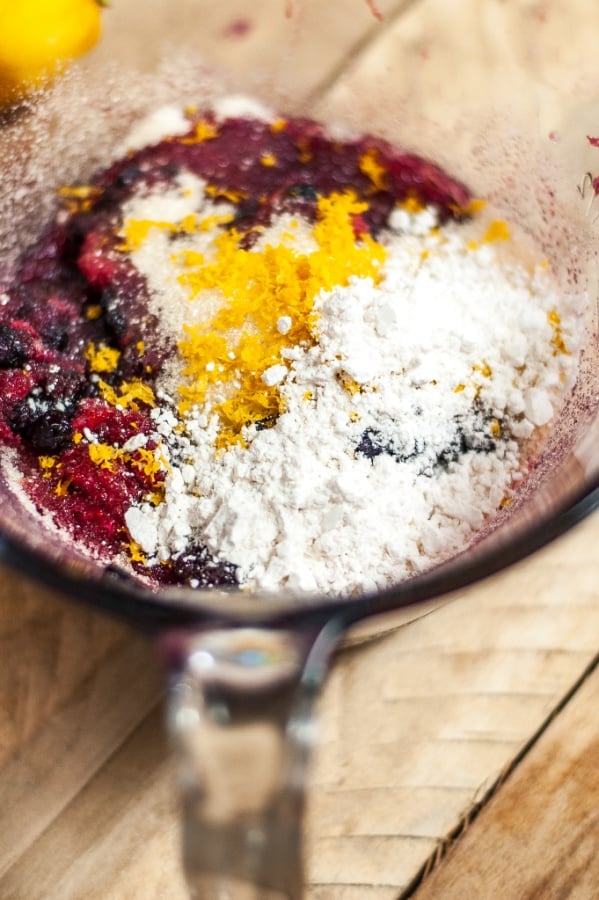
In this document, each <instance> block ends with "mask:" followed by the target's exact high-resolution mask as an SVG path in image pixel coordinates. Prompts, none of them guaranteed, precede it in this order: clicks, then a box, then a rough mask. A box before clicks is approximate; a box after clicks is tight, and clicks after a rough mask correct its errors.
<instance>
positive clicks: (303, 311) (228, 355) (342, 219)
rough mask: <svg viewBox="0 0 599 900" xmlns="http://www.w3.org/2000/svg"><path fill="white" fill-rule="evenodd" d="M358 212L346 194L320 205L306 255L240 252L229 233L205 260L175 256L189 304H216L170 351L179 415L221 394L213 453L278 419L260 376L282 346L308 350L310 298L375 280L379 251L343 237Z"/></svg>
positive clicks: (274, 397)
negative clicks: (178, 373)
mask: <svg viewBox="0 0 599 900" xmlns="http://www.w3.org/2000/svg"><path fill="white" fill-rule="evenodd" d="M365 209H367V204H366V203H363V202H361V201H359V200H358V199H357V197H356V195H355V194H354V193H353V192H351V191H348V192H345V193H334V194H331V195H330V196H329V197H321V198H320V199H319V201H318V207H317V212H318V217H317V221H316V224H315V225H314V228H313V237H314V240H315V242H316V245H317V249H315V250H314V251H312V252H309V253H300V252H297V250H296V249H295V248H293V247H290V246H288V245H284V244H280V245H278V246H276V247H273V246H271V245H266V246H265V247H263V248H262V249H260V250H245V249H243V248H241V247H240V246H239V242H240V237H241V235H240V234H239V233H238V232H237V231H236V230H235V229H231V230H230V231H227V232H223V233H222V234H219V235H218V236H217V237H216V238H215V239H214V242H213V244H214V250H215V254H214V258H213V259H212V260H211V261H210V262H208V263H206V262H205V261H204V257H203V255H202V254H197V253H194V252H189V251H187V252H185V253H183V254H181V255H180V257H179V261H180V264H182V266H183V272H182V273H181V274H180V275H179V277H178V280H179V282H180V283H181V284H182V285H183V286H185V287H187V288H188V289H189V291H190V294H191V297H192V298H195V297H198V295H200V294H201V293H202V291H205V290H211V291H214V290H218V291H220V292H221V294H222V295H223V298H224V300H225V302H224V303H223V305H222V307H221V308H220V310H219V311H218V312H217V313H216V315H215V316H214V317H213V318H212V319H210V320H209V321H206V322H203V323H199V324H194V325H186V326H184V338H183V340H182V341H181V342H180V344H179V352H180V353H181V355H182V357H183V359H184V361H185V363H186V367H185V370H184V374H185V376H186V379H187V380H186V383H184V384H182V385H181V386H180V388H179V391H180V395H181V401H182V402H181V404H180V411H181V413H182V414H184V413H185V412H187V411H189V409H190V408H191V407H192V406H194V405H196V404H201V403H203V402H204V401H205V399H206V394H207V391H208V390H209V388H210V387H211V386H212V385H216V384H217V383H224V384H227V385H229V386H230V396H229V397H228V398H227V399H226V400H225V401H223V402H221V403H219V404H218V405H216V406H215V412H216V413H217V414H218V415H219V417H220V420H221V434H220V436H219V442H218V443H219V446H220V447H223V446H227V445H228V444H229V443H234V442H241V443H242V442H243V439H242V436H241V429H242V428H243V426H244V425H246V424H248V423H251V422H258V421H262V420H264V419H268V418H269V417H272V416H276V415H278V414H279V413H280V412H282V399H281V396H280V392H279V389H278V387H277V386H272V387H270V386H267V385H266V384H264V382H263V381H262V377H261V376H262V373H263V372H264V371H265V370H266V369H268V368H269V367H270V366H272V365H275V364H280V363H281V362H282V361H283V357H282V356H281V351H282V350H283V349H284V348H285V347H288V346H290V345H294V344H296V345H297V344H304V345H311V344H313V343H314V340H315V338H316V333H317V317H316V315H315V313H314V311H313V306H314V300H315V298H316V296H317V294H318V293H319V292H320V291H321V290H331V289H332V288H334V287H335V286H337V285H347V284H348V281H349V278H350V277H351V276H356V277H370V278H372V279H373V280H374V281H375V282H378V279H379V269H380V266H381V265H382V263H383V262H384V260H385V259H386V253H387V251H386V250H385V248H384V247H382V246H381V245H380V244H377V243H376V242H375V241H374V240H373V239H372V238H371V237H370V236H369V235H365V236H362V237H360V238H356V236H355V234H354V230H353V224H352V223H353V217H354V216H356V215H359V214H360V213H361V212H363V211H364V210H365ZM281 316H289V317H291V319H292V321H293V326H292V328H291V330H290V331H289V332H288V333H287V334H285V335H282V334H280V333H279V331H278V330H277V327H276V323H277V321H278V319H279V318H280V317H281ZM231 335H234V336H235V337H231ZM358 389H359V387H358Z"/></svg>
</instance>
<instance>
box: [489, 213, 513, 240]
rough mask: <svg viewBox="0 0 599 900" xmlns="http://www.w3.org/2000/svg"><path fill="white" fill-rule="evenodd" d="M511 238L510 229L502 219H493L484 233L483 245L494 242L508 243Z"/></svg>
mask: <svg viewBox="0 0 599 900" xmlns="http://www.w3.org/2000/svg"><path fill="white" fill-rule="evenodd" d="M510 237H511V234H510V227H509V225H508V224H507V222H505V221H504V220H503V219H493V221H492V222H490V223H489V227H488V228H487V230H486V232H485V236H484V238H483V243H485V244H492V243H493V242H494V241H509V239H510Z"/></svg>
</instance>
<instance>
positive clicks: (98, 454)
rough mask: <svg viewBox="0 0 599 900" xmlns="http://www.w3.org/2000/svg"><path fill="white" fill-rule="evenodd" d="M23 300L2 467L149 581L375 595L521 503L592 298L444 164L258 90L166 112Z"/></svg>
mask: <svg viewBox="0 0 599 900" xmlns="http://www.w3.org/2000/svg"><path fill="white" fill-rule="evenodd" d="M126 149H127V152H126V153H124V155H123V157H122V158H121V159H119V160H118V162H115V163H114V164H113V165H112V166H111V167H110V168H109V169H108V170H107V171H104V172H101V173H100V174H98V175H97V176H96V177H95V178H94V179H92V181H91V182H90V183H89V184H78V185H69V186H65V187H64V188H62V189H61V190H60V192H59V204H60V209H59V211H58V212H57V214H56V217H55V219H54V221H53V222H52V223H51V224H49V225H48V226H47V227H46V228H45V230H44V231H43V233H42V235H41V237H40V238H39V240H38V241H37V242H36V243H35V244H34V245H33V246H32V247H30V248H29V249H28V250H27V251H26V252H25V253H24V254H23V256H22V258H21V261H20V265H19V269H18V273H17V276H16V278H15V280H14V283H13V284H11V285H9V286H8V287H7V288H6V290H5V292H4V293H3V294H2V295H0V303H1V305H0V441H1V442H2V444H3V445H4V448H5V450H4V453H3V458H4V465H5V467H8V468H9V469H10V471H11V481H12V483H13V484H17V483H18V489H19V490H20V491H21V492H24V493H25V494H26V495H27V496H28V497H29V498H30V500H31V501H32V502H33V503H34V504H35V506H36V508H37V510H38V511H39V513H40V516H41V517H42V518H43V519H44V520H45V522H46V524H48V523H52V527H58V528H59V529H60V530H61V531H63V532H64V534H65V536H68V538H69V539H71V540H74V541H76V542H77V544H78V545H79V546H83V547H85V548H86V551H87V552H88V553H89V554H90V555H91V556H93V557H94V558H96V559H97V560H98V561H99V562H100V563H102V564H117V565H120V566H125V567H127V568H129V570H130V571H131V572H132V573H135V574H136V575H137V576H138V577H141V578H142V579H143V580H144V581H145V582H147V583H149V584H151V585H155V586H158V585H161V584H185V585H188V586H191V587H206V586H217V585H223V584H240V585H242V586H247V587H252V588H264V589H273V590H274V589H278V588H281V587H289V588H292V589H299V590H307V591H319V592H327V593H333V594H335V593H337V594H338V593H352V592H356V591H362V590H368V589H374V588H382V587H385V586H388V585H390V584H392V583H395V582H397V581H399V580H401V579H403V578H405V577H408V576H409V575H411V574H414V573H416V572H419V571H422V570H423V569H425V568H427V567H430V566H432V565H434V564H436V563H438V562H440V561H442V560H443V559H445V558H447V557H448V556H450V555H452V554H454V553H456V552H459V551H460V550H461V549H463V548H464V547H465V546H467V544H468V543H469V542H470V541H471V540H472V539H473V538H474V536H475V535H476V532H477V530H478V529H480V527H481V526H482V525H483V524H484V523H485V521H487V520H488V519H489V518H490V517H491V516H492V515H493V514H494V513H495V512H496V510H497V509H498V508H500V507H501V506H502V505H503V506H505V505H506V504H509V503H510V502H511V496H512V492H513V490H514V489H515V487H516V486H517V483H518V481H519V480H520V479H521V478H522V476H523V473H524V472H525V471H526V467H527V466H529V465H531V464H534V458H533V459H531V457H530V453H529V452H528V451H526V452H525V447H527V446H529V445H530V439H531V437H534V436H535V435H537V434H538V433H539V429H540V428H542V427H543V426H545V425H547V423H548V422H550V420H551V419H552V417H553V416H554V414H555V412H556V411H557V409H558V408H559V406H560V403H561V402H562V399H563V396H564V395H565V393H566V392H567V391H568V390H569V388H570V387H571V384H572V382H573V379H574V376H575V371H576V349H577V346H578V324H577V318H576V316H575V314H574V312H573V307H574V300H573V299H572V298H568V297H564V296H563V295H558V294H557V293H556V292H555V291H554V289H553V288H552V284H551V277H550V265H549V264H548V261H547V260H544V259H541V258H537V256H536V255H535V252H534V250H531V249H523V245H522V242H521V241H516V240H515V239H514V237H513V236H512V229H510V226H509V225H508V223H507V222H505V221H504V220H503V219H502V218H500V217H496V216H495V215H494V214H493V213H492V211H490V210H489V209H488V208H487V207H486V206H485V204H484V203H483V202H482V201H478V200H475V199H473V198H472V197H471V196H470V195H469V193H468V191H467V189H466V188H465V187H464V186H463V185H461V184H459V183H458V182H456V181H454V180H453V179H451V178H450V177H449V176H448V175H447V174H445V173H444V172H443V171H441V170H440V169H439V168H438V167H436V166H434V165H432V164H431V163H430V162H427V161H425V160H423V159H421V158H419V157H417V156H414V155H411V154H407V153H402V152H399V151H398V150H397V149H395V148H393V147H391V146H390V145H388V144H387V143H385V142H384V141H382V140H379V139H376V138H373V137H368V136H358V137H356V136H351V135H346V134H341V133H335V132H332V131H327V130H326V129H325V128H324V127H323V126H321V125H319V124H317V123H315V122H312V121H308V120H306V119H284V118H278V117H277V116H275V115H274V114H272V113H271V112H269V111H268V110H266V109H264V108H262V107H261V106H259V105H258V104H256V103H255V102H253V101H248V100H240V99H238V98H231V97H228V98H224V99H223V100H222V101H220V102H218V103H216V104H215V105H214V107H213V108H211V109H209V110H196V109H195V108H188V109H187V110H185V111H181V110H178V109H173V108H169V109H166V110H161V111H159V112H158V113H157V114H155V115H154V116H153V117H151V118H150V119H149V120H147V121H145V122H143V123H142V124H141V125H140V126H139V127H138V129H137V130H136V132H134V133H133V134H132V135H131V138H130V141H129V144H128V148H126Z"/></svg>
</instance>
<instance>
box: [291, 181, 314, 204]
mask: <svg viewBox="0 0 599 900" xmlns="http://www.w3.org/2000/svg"><path fill="white" fill-rule="evenodd" d="M287 196H288V197H293V198H294V199H295V198H297V199H298V200H308V201H309V202H310V203H316V201H317V200H318V194H317V193H316V190H315V188H314V187H312V185H311V184H301V183H300V184H292V185H291V187H289V188H287Z"/></svg>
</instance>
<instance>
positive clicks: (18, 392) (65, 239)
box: [0, 113, 470, 587]
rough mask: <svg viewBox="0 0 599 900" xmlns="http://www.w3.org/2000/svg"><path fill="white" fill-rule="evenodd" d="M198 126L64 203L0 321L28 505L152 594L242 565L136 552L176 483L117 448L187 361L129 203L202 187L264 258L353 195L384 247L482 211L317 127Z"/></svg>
mask: <svg viewBox="0 0 599 900" xmlns="http://www.w3.org/2000/svg"><path fill="white" fill-rule="evenodd" d="M189 119H190V128H189V132H188V134H187V135H181V136H177V137H172V138H167V139H164V140H162V141H160V143H158V144H156V145H154V146H150V147H146V148H144V149H142V150H140V151H138V152H135V153H131V154H129V155H128V156H127V157H126V158H123V159H120V160H119V161H117V162H115V163H114V164H113V165H112V166H110V168H108V169H107V170H106V171H104V172H101V173H99V174H97V175H96V176H95V177H94V178H93V179H92V180H91V182H90V183H89V184H88V185H79V186H74V187H69V188H65V189H63V190H62V191H61V192H60V194H61V197H60V208H59V210H58V212H57V214H56V217H55V218H54V220H53V221H52V222H51V223H50V224H49V225H47V226H46V228H45V229H44V231H43V233H42V235H41V237H40V238H39V239H38V240H37V242H36V243H35V244H34V245H33V246H31V247H29V248H28V249H26V250H25V251H24V252H23V254H22V257H21V260H20V263H19V266H18V271H17V274H16V277H15V279H14V283H12V284H11V285H10V286H9V287H8V289H7V291H6V299H5V303H4V305H3V306H2V307H0V441H1V442H2V443H3V445H4V446H5V447H10V448H14V449H15V450H16V452H17V454H18V458H19V465H20V469H21V472H22V473H23V486H24V489H25V491H26V492H27V494H28V495H29V496H30V497H31V499H32V500H33V501H34V503H35V504H36V506H37V508H38V509H39V510H40V512H43V513H45V514H50V515H51V516H52V518H53V520H54V522H55V524H56V526H58V527H59V528H60V529H61V530H63V531H64V532H65V534H67V535H70V536H71V537H72V538H73V539H75V540H76V541H77V542H78V543H79V544H80V545H83V546H85V547H87V548H88V549H89V552H90V555H92V556H93V557H95V558H97V559H98V560H99V561H100V562H101V563H102V564H103V565H108V564H113V565H122V564H123V561H126V562H127V563H128V565H129V567H131V568H132V569H133V571H134V572H136V573H137V574H138V576H139V577H141V578H143V580H144V581H145V582H146V583H150V584H152V585H154V586H158V585H161V584H186V585H189V584H191V585H192V586H193V587H198V586H199V587H203V586H217V585H226V584H235V583H236V578H235V567H234V566H233V565H231V564H229V563H227V562H223V561H221V560H220V559H215V558H214V557H212V556H211V555H210V553H209V552H208V551H207V550H206V548H205V547H203V546H196V545H193V546H190V547H188V548H187V550H186V551H185V552H184V553H182V554H180V555H179V556H178V557H174V558H172V559H170V560H169V561H168V562H166V563H159V564H155V565H152V566H148V565H147V564H146V563H145V562H144V561H143V560H142V559H139V558H137V555H136V553H135V550H134V549H132V548H131V541H130V537H129V535H128V532H127V529H126V526H125V519H124V516H125V512H126V510H127V509H128V508H129V507H131V506H132V505H133V504H136V503H139V502H141V501H142V499H146V500H147V498H148V496H152V495H155V496H156V497H159V495H160V490H161V482H162V481H163V479H164V474H163V473H161V472H157V471H155V470H154V469H153V468H152V467H151V466H149V465H148V464H147V457H144V454H143V452H142V451H141V450H135V449H134V450H132V451H131V452H127V453H124V452H123V453H119V452H118V448H121V447H122V446H123V445H124V444H125V443H126V442H127V441H130V439H131V438H132V437H133V436H135V435H137V434H140V435H144V434H150V432H151V431H152V429H151V422H150V412H151V405H152V404H151V402H150V401H149V399H148V397H150V396H152V392H153V391H154V389H155V386H156V379H157V377H158V375H159V373H160V371H161V367H162V366H163V364H164V362H165V360H166V359H167V357H168V356H169V354H171V353H173V352H174V350H175V348H174V347H173V346H169V345H168V343H167V338H165V337H164V335H163V334H161V331H160V328H159V327H158V324H159V323H158V322H157V320H156V317H155V316H154V315H152V314H151V313H150V312H149V304H148V287H147V284H146V282H145V279H144V278H143V276H141V275H140V274H139V272H137V271H136V269H135V268H134V266H133V264H132V262H131V260H130V258H129V256H128V255H127V254H126V253H124V252H123V251H122V248H119V242H120V238H119V229H120V227H121V225H122V221H123V213H122V210H123V204H124V203H125V202H126V201H127V200H128V199H129V198H130V197H131V196H132V195H133V193H134V192H136V191H139V190H140V187H142V186H143V185H147V186H156V185H160V184H164V185H165V186H167V185H168V184H169V183H171V182H172V181H173V179H174V178H175V177H176V176H177V175H179V174H180V173H182V172H190V173H193V174H195V175H197V176H200V177H201V178H202V179H204V181H205V182H206V183H207V184H208V186H209V190H210V195H211V198H212V201H213V202H214V203H219V201H221V202H223V203H225V202H226V203H227V204H231V203H232V204H233V205H234V208H235V213H234V219H233V223H232V224H233V226H234V227H235V229H236V230H237V231H238V233H239V234H240V235H242V237H241V241H242V245H243V246H245V247H251V246H252V244H253V242H254V241H255V239H256V236H257V235H258V234H259V229H260V227H264V226H267V225H268V224H269V222H270V221H271V218H272V216H273V215H278V214H280V213H283V212H290V213H293V214H294V215H298V216H301V217H304V218H306V219H308V220H310V221H314V220H315V218H316V215H317V201H318V199H319V198H320V197H322V196H328V195H330V194H331V193H333V192H343V191H346V190H349V189H351V190H352V191H353V192H354V193H355V194H356V195H357V196H358V198H359V199H360V200H363V201H364V202H365V203H366V204H367V208H366V209H365V211H364V212H363V213H362V214H360V215H359V216H355V218H354V221H353V227H354V231H355V234H356V239H357V240H359V239H360V235H362V234H370V235H371V236H374V237H376V235H377V234H378V233H379V232H380V231H381V229H384V228H385V227H386V226H387V223H388V218H389V214H390V213H391V211H392V210H393V209H394V208H395V207H396V205H397V204H398V203H401V202H403V201H406V200H414V201H417V202H418V203H419V204H422V205H424V206H433V207H435V208H436V210H437V213H438V216H439V219H440V221H441V222H442V221H444V220H446V219H448V218H455V219H460V217H463V216H466V215H467V212H466V210H467V208H468V203H469V201H470V196H469V194H468V191H467V190H466V189H465V188H464V187H463V186H462V185H461V184H459V183H457V182H456V181H454V180H452V179H451V178H450V177H449V176H448V175H446V174H445V173H444V172H443V171H442V170H441V169H439V168H438V167H437V166H435V165H433V164H431V163H430V162H427V161H426V160H424V159H421V158H419V157H417V156H414V155H412V154H407V153H401V152H399V151H398V150H396V149H394V148H393V147H392V146H390V145H389V144H387V143H386V142H384V141H382V140H379V139H377V138H374V137H368V136H364V137H360V138H359V139H355V140H347V141H340V140H337V139H333V138H332V137H330V136H328V135H327V132H326V130H325V129H324V128H323V127H322V126H320V125H319V124H317V123H315V122H312V121H309V120H307V119H280V120H278V121H276V122H273V123H265V122H262V121H258V120H256V119H248V118H231V119H227V120H225V121H223V122H217V121H216V120H215V119H214V117H213V116H212V114H211V113H207V114H206V113H204V114H202V115H201V116H200V114H192V113H190V114H189ZM218 227H220V228H223V229H224V228H230V227H231V223H229V224H226V225H220V226H218ZM90 346H93V347H103V348H108V350H109V351H110V350H112V351H115V356H114V358H115V359H118V362H117V363H116V365H115V366H114V367H110V366H106V367H105V368H104V369H100V370H98V368H97V367H96V369H95V370H94V367H93V366H92V364H91V362H90V355H89V347H90ZM148 389H149V393H148ZM115 398H116V402H115ZM123 398H124V399H123ZM121 400H122V402H119V401H121ZM270 424H271V423H270V422H268V423H265V427H266V426H267V425H270ZM90 433H91V434H93V435H94V440H96V441H97V442H100V443H101V444H102V445H103V446H107V447H110V448H116V450H115V452H114V453H113V454H112V457H111V458H108V457H105V458H101V456H100V455H99V454H96V455H95V456H92V454H91V452H90V445H89V442H88V441H87V440H86V436H87V435H89V434H90ZM154 447H155V445H152V444H151V443H149V444H146V450H149V451H152V449H154ZM111 452H112V451H111Z"/></svg>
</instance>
